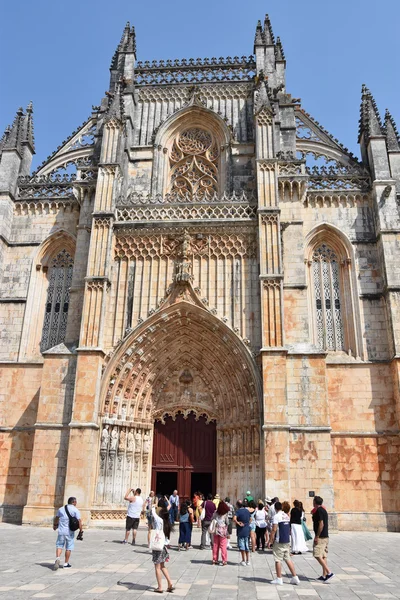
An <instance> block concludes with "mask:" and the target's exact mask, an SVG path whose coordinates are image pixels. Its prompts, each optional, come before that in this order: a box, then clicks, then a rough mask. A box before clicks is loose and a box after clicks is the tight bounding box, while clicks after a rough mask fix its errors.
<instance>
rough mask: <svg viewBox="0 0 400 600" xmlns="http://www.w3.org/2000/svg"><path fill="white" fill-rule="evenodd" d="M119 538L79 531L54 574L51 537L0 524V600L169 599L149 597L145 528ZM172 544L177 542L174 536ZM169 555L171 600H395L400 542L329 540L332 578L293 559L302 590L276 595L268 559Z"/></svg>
mask: <svg viewBox="0 0 400 600" xmlns="http://www.w3.org/2000/svg"><path fill="white" fill-rule="evenodd" d="M122 534H123V532H120V531H115V530H110V529H107V530H94V529H90V530H87V531H85V535H84V541H83V542H76V543H75V548H76V549H75V551H74V552H73V554H72V558H71V563H72V565H73V568H72V569H68V570H62V569H60V570H59V571H57V572H53V571H52V570H51V566H52V564H53V562H54V545H55V536H56V534H55V533H54V532H53V531H52V530H50V529H44V528H33V527H17V526H12V525H5V524H0V539H1V553H0V600H1V599H2V598H6V599H7V600H8V599H10V600H14V599H15V600H17V599H19V598H60V599H62V600H72V599H75V598H77V599H78V598H79V599H85V600H94V599H97V598H98V599H101V600H111V599H112V600H124V599H125V600H132V599H136V598H146V597H153V598H157V597H160V598H163V597H164V598H165V597H169V598H171V594H167V593H165V594H164V595H161V594H160V595H157V596H156V595H155V593H154V592H153V591H152V589H153V587H154V585H155V577H154V568H153V564H152V562H151V554H149V553H148V552H147V549H146V547H145V538H146V532H145V529H141V530H139V533H138V545H137V546H136V547H135V548H133V547H132V546H131V545H129V546H128V545H126V546H123V545H122V544H121V543H120V540H121V538H122ZM172 541H173V542H175V543H176V534H175V535H174V536H173V538H172ZM197 541H198V532H197V531H196V530H195V534H194V543H195V544H196V542H197ZM235 546H236V544H235ZM170 556H171V560H170V562H169V571H170V574H171V577H172V579H173V581H174V584H175V585H176V591H175V593H174V596H178V597H184V598H186V600H194V599H196V600H206V599H209V600H219V599H223V600H228V599H229V600H230V599H236V598H240V599H245V598H248V599H249V600H250V599H253V598H254V599H259V600H307V598H309V599H310V600H318V598H321V599H322V600H337V599H338V598H339V599H343V600H351V599H354V600H357V599H358V598H360V599H361V600H373V599H375V598H382V599H389V598H393V599H394V598H400V560H399V558H400V535H399V534H396V533H357V534H354V533H340V534H337V535H333V536H332V537H331V548H330V566H331V568H332V570H333V571H334V572H335V573H336V577H335V578H334V579H333V580H332V582H331V583H330V584H323V583H319V582H317V581H315V579H316V577H318V576H319V575H320V571H319V568H318V565H317V563H316V561H315V560H314V559H313V558H312V556H311V554H310V555H302V556H298V557H295V565H296V569H297V573H298V575H299V577H300V579H301V584H300V585H299V586H297V587H295V586H291V585H290V584H289V583H288V580H289V579H288V578H287V577H285V578H284V580H285V584H284V585H283V586H281V587H278V588H275V586H272V585H270V584H269V581H270V580H271V578H272V575H273V558H272V555H271V554H270V553H269V552H268V553H265V554H253V555H252V560H251V566H250V567H241V566H239V564H238V563H239V553H238V551H237V550H236V549H234V550H231V551H230V552H229V557H228V560H229V565H228V566H227V567H213V566H212V565H211V555H210V552H209V551H208V550H204V551H200V550H197V549H194V550H189V551H188V552H177V551H176V550H174V549H172V550H171V552H170Z"/></svg>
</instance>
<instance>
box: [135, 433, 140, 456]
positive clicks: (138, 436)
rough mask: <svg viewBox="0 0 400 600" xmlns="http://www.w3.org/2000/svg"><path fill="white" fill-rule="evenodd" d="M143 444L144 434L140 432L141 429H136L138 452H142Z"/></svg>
mask: <svg viewBox="0 0 400 600" xmlns="http://www.w3.org/2000/svg"><path fill="white" fill-rule="evenodd" d="M141 443H142V432H141V431H140V429H136V433H135V445H136V452H140V446H141Z"/></svg>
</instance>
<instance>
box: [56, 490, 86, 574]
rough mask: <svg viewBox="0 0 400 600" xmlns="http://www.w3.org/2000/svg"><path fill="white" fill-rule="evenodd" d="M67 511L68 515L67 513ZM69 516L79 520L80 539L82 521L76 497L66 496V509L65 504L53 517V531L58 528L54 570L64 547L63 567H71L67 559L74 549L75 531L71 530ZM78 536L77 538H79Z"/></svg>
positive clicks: (57, 565)
mask: <svg viewBox="0 0 400 600" xmlns="http://www.w3.org/2000/svg"><path fill="white" fill-rule="evenodd" d="M67 511H68V513H69V516H68V514H67ZM70 517H75V518H76V519H78V522H79V536H80V539H82V534H83V530H82V521H81V515H80V512H79V510H78V509H77V508H76V498H74V497H73V496H71V498H68V504H67V510H66V508H65V506H62V507H61V508H59V509H58V511H57V515H56V516H55V517H54V523H53V529H54V531H55V530H56V529H58V535H57V541H56V561H55V563H54V567H53V569H54V571H57V569H58V568H59V566H60V557H61V554H62V551H63V548H64V547H65V563H64V569H68V568H70V567H71V565H70V564H69V559H70V556H71V551H72V550H73V549H74V543H75V539H74V536H75V531H71V529H70ZM79 536H78V539H79Z"/></svg>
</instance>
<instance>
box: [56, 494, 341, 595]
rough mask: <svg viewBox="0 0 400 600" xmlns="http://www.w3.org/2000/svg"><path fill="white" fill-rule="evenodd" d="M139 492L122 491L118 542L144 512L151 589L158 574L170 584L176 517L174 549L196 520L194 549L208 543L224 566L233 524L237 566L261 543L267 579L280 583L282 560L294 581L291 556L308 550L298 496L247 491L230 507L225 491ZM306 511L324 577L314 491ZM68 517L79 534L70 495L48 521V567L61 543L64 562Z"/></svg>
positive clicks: (324, 543) (69, 541)
mask: <svg viewBox="0 0 400 600" xmlns="http://www.w3.org/2000/svg"><path fill="white" fill-rule="evenodd" d="M141 493H142V492H141V489H140V488H137V489H129V490H128V491H127V493H126V494H125V500H127V501H128V502H129V504H128V510H127V516H126V526H125V538H124V540H123V541H122V543H123V544H126V543H128V541H129V535H130V533H131V532H132V544H133V545H135V544H136V533H137V529H138V527H139V523H140V517H141V516H142V515H145V516H146V518H147V526H148V539H147V542H148V546H149V548H150V550H151V551H152V560H153V563H154V566H155V573H156V579H157V584H158V587H157V588H156V589H155V590H154V591H155V592H157V593H162V592H163V590H162V576H163V575H164V577H165V578H166V580H167V585H168V587H167V591H168V592H172V591H173V590H174V587H173V584H172V581H171V578H170V576H169V573H168V569H167V567H166V563H167V562H168V560H169V553H168V550H169V549H170V547H171V546H170V538H171V533H172V531H173V529H174V526H175V523H176V522H178V523H179V538H178V550H179V551H181V550H189V549H190V548H192V529H193V526H194V525H197V527H201V541H200V549H201V550H204V549H205V548H207V547H210V548H211V551H212V564H213V565H220V566H226V565H227V564H228V550H229V549H232V546H231V543H230V542H231V536H232V531H233V525H235V526H236V533H237V546H238V550H239V552H240V557H241V562H240V564H241V565H242V566H244V567H247V566H249V565H250V552H255V551H260V552H264V551H265V549H266V548H267V549H272V553H273V557H274V560H275V569H276V578H275V579H273V580H272V581H271V583H272V584H274V585H283V579H282V562H285V563H286V565H287V567H288V569H289V571H290V573H291V576H292V577H291V579H290V583H291V584H293V585H298V584H299V583H300V580H299V578H298V576H297V574H296V570H295V566H294V563H293V560H292V558H291V557H292V556H293V555H297V554H302V553H303V552H308V550H309V549H308V547H307V544H306V541H308V540H310V539H312V536H311V533H310V531H309V530H308V528H307V525H306V516H305V512H304V508H303V505H302V503H301V502H300V501H298V500H295V501H294V502H293V507H292V508H291V507H290V504H289V502H287V501H285V502H280V501H279V498H269V497H267V498H266V499H265V500H264V501H262V500H259V501H258V502H257V503H256V502H255V501H254V498H253V497H252V496H251V493H250V491H248V492H247V494H246V496H245V498H243V499H242V500H238V501H237V502H236V507H235V508H234V507H233V505H232V504H231V502H230V498H229V497H226V498H225V500H222V499H221V498H220V497H219V495H218V494H216V495H215V496H214V497H213V496H212V494H208V495H207V497H206V498H204V497H203V496H202V494H201V493H200V492H198V493H196V494H195V495H194V497H193V499H192V501H189V500H183V501H180V498H179V495H178V491H177V490H174V492H173V493H172V494H171V495H170V496H169V497H167V496H160V497H156V495H155V494H154V492H150V494H149V496H148V497H147V498H146V500H143V498H142V496H141ZM311 515H312V521H313V529H314V534H315V536H314V542H313V556H314V557H315V558H316V560H317V561H318V563H319V564H320V565H321V567H322V575H321V576H320V577H319V578H318V579H319V580H320V581H323V582H325V583H328V582H329V581H330V580H331V579H332V577H333V576H334V574H333V573H332V572H331V571H330V569H329V567H328V564H327V553H328V541H329V534H328V513H327V511H326V509H325V507H324V506H323V499H322V498H321V497H319V496H315V497H314V508H313V510H312V513H311ZM73 521H74V523H75V524H74V527H75V529H77V528H79V529H80V534H79V535H80V537H82V523H81V520H80V514H79V511H78V509H77V508H76V498H70V499H69V500H68V505H67V506H65V507H63V508H60V510H59V511H58V513H57V516H56V518H55V521H54V529H57V527H58V537H57V542H56V561H55V564H54V570H57V569H58V568H59V566H60V556H61V553H62V549H63V548H64V547H65V550H66V552H65V561H66V563H65V565H64V567H69V566H70V564H69V557H70V554H71V550H72V549H73V547H74V531H75V529H73ZM75 525H76V526H75ZM78 539H79V536H78Z"/></svg>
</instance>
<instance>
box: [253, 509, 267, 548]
mask: <svg viewBox="0 0 400 600" xmlns="http://www.w3.org/2000/svg"><path fill="white" fill-rule="evenodd" d="M267 518H268V515H267V512H266V510H265V508H264V504H263V503H262V502H261V501H260V502H259V503H258V508H257V510H256V511H255V512H254V520H255V522H256V546H257V550H260V546H261V549H262V551H264V550H265V534H266V531H267Z"/></svg>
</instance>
